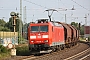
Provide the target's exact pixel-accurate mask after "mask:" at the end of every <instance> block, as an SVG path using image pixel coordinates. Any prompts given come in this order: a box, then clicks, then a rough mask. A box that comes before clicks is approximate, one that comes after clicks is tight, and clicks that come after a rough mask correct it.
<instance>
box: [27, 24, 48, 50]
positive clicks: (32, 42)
mask: <svg viewBox="0 0 90 60" xmlns="http://www.w3.org/2000/svg"><path fill="white" fill-rule="evenodd" d="M28 36H29V37H28V39H29V50H31V51H42V50H47V49H48V48H49V24H48V23H31V24H30V26H29V33H28Z"/></svg>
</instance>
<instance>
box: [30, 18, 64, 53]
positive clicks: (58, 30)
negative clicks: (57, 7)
mask: <svg viewBox="0 0 90 60" xmlns="http://www.w3.org/2000/svg"><path fill="white" fill-rule="evenodd" d="M28 40H29V50H31V51H34V52H39V53H42V52H43V51H51V50H52V49H53V46H59V45H63V44H65V43H64V27H63V26H62V25H61V24H58V23H55V22H49V21H48V19H39V20H38V21H37V23H30V25H29V27H28Z"/></svg>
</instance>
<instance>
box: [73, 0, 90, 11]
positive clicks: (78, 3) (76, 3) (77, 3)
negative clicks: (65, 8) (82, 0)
mask: <svg viewBox="0 0 90 60" xmlns="http://www.w3.org/2000/svg"><path fill="white" fill-rule="evenodd" d="M71 1H73V2H74V3H75V4H77V5H79V6H80V7H82V8H83V9H85V10H87V11H89V12H90V10H89V9H87V8H85V7H84V6H82V5H81V4H79V3H77V2H76V1H74V0H71Z"/></svg>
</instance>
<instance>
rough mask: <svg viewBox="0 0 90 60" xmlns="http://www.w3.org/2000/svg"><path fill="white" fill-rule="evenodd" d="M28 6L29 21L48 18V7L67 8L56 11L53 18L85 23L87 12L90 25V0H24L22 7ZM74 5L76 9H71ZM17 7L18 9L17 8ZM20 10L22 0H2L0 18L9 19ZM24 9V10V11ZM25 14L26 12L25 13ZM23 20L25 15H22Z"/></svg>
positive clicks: (0, 1)
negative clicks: (12, 13) (11, 14)
mask: <svg viewBox="0 0 90 60" xmlns="http://www.w3.org/2000/svg"><path fill="white" fill-rule="evenodd" d="M25 6H26V16H27V17H26V18H27V23H29V22H31V21H32V20H33V21H36V20H37V19H38V18H48V15H47V12H45V10H46V9H50V8H53V9H58V8H62V9H67V11H60V10H58V12H54V13H53V15H52V19H53V20H56V21H61V22H65V14H66V17H67V18H66V20H67V23H71V22H73V21H74V22H78V23H79V22H80V23H82V24H85V18H84V17H85V14H86V15H87V25H90V0H22V9H23V7H25ZM73 6H74V8H75V10H70V9H71V8H72V7H73ZM16 8H17V10H16ZM12 11H14V12H18V13H19V12H20V0H0V19H2V18H3V17H4V18H3V19H4V20H5V21H6V22H7V21H9V17H10V12H12ZM23 12H24V10H22V13H23ZM23 14H24V13H23ZM22 20H23V16H22Z"/></svg>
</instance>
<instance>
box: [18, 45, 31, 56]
mask: <svg viewBox="0 0 90 60" xmlns="http://www.w3.org/2000/svg"><path fill="white" fill-rule="evenodd" d="M16 50H17V51H16V54H17V55H18V56H19V55H21V56H26V55H30V52H29V49H28V46H22V47H17V48H16Z"/></svg>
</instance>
